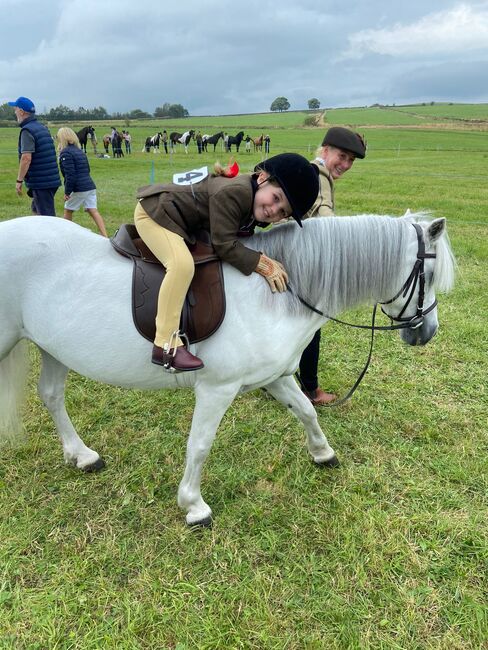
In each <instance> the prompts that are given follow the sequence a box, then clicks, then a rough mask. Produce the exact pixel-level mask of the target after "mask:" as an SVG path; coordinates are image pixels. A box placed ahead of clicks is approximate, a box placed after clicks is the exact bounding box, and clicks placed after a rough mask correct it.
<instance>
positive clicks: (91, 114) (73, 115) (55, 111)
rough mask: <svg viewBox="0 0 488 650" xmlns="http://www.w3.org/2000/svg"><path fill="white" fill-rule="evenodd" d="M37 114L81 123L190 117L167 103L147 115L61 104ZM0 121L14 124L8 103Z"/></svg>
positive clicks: (1, 108)
mask: <svg viewBox="0 0 488 650" xmlns="http://www.w3.org/2000/svg"><path fill="white" fill-rule="evenodd" d="M37 114H38V115H40V116H42V117H44V118H45V119H47V120H51V121H53V122H54V121H56V122H59V121H66V122H76V121H79V122H81V121H92V120H93V121H96V120H110V119H117V120H121V119H123V120H128V119H129V120H137V119H150V118H151V117H159V118H164V117H170V118H176V117H189V115H190V114H189V112H188V111H187V109H186V108H184V106H182V105H181V104H170V103H168V102H167V103H165V104H163V105H162V106H158V107H157V108H156V109H155V110H154V113H152V114H151V113H147V112H146V111H143V110H141V109H140V108H135V109H133V110H132V111H128V112H126V113H119V112H116V113H109V112H108V111H107V109H106V108H104V107H103V106H97V107H95V108H84V107H83V106H79V107H78V108H70V107H69V106H64V105H63V104H60V105H59V106H56V108H51V109H50V110H49V111H47V112H46V113H41V112H40V111H38V112H37ZM0 120H7V121H12V122H15V113H14V110H13V108H12V106H9V105H8V103H5V104H1V105H0Z"/></svg>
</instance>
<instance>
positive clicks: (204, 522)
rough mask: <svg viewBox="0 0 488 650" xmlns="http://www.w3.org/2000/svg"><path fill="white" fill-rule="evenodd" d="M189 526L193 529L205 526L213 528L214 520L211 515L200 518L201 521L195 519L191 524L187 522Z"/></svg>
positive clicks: (200, 528)
mask: <svg viewBox="0 0 488 650" xmlns="http://www.w3.org/2000/svg"><path fill="white" fill-rule="evenodd" d="M187 526H188V528H190V529H191V530H202V529H204V528H212V526H213V520H212V517H211V516H208V517H205V519H200V521H193V522H192V523H191V524H188V523H187Z"/></svg>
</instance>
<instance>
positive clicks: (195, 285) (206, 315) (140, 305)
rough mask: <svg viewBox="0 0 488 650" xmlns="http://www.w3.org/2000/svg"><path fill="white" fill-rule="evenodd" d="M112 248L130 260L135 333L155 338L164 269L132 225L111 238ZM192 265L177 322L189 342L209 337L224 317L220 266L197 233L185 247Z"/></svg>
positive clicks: (207, 242) (207, 241) (202, 234)
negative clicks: (191, 272) (193, 239)
mask: <svg viewBox="0 0 488 650" xmlns="http://www.w3.org/2000/svg"><path fill="white" fill-rule="evenodd" d="M110 242H111V244H112V246H113V247H114V249H115V250H116V251H117V252H118V253H120V254H121V255H124V256H125V257H129V258H130V259H131V260H132V262H133V271H132V318H133V320H134V325H135V326H136V329H137V331H138V332H139V334H141V335H142V336H143V337H144V338H146V339H147V340H148V341H151V342H152V341H154V337H155V335H156V311H157V306H158V295H159V288H160V287H161V282H162V281H163V278H164V275H165V273H166V269H165V268H164V266H163V265H162V264H161V262H160V261H159V260H158V259H157V258H156V257H155V256H154V255H153V253H152V252H151V251H150V250H149V248H148V247H147V246H146V244H145V243H144V242H143V241H142V239H141V238H140V237H139V233H138V232H137V229H136V227H135V226H134V225H133V224H123V225H121V226H120V228H119V229H118V230H117V232H116V233H115V235H114V236H113V237H112V238H111V239H110ZM188 248H189V250H190V252H191V254H192V256H193V261H194V263H195V275H194V276H193V280H192V283H191V285H190V288H189V289H188V293H187V295H186V299H185V303H184V305H183V311H182V314H181V320H180V331H182V332H185V333H186V335H187V336H188V339H189V340H190V342H191V343H197V342H198V341H203V340H204V339H206V338H208V337H209V336H211V335H212V334H213V333H214V332H215V331H216V330H217V329H218V328H219V327H220V325H221V323H222V321H223V320H224V316H225V293H224V278H223V274H222V263H221V261H220V259H219V258H218V257H217V255H216V253H215V251H214V249H213V246H212V244H211V243H210V237H209V234H208V233H207V232H205V231H200V232H199V233H197V241H196V243H195V244H193V245H188Z"/></svg>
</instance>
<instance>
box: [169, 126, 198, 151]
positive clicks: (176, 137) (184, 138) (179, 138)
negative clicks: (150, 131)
mask: <svg viewBox="0 0 488 650" xmlns="http://www.w3.org/2000/svg"><path fill="white" fill-rule="evenodd" d="M194 138H195V131H193V129H192V130H190V131H185V133H176V131H173V133H170V134H169V144H170V147H171V151H173V152H174V150H175V145H176V143H177V142H179V143H180V144H182V145H183V146H184V147H185V153H188V143H189V142H190V140H193V139H194Z"/></svg>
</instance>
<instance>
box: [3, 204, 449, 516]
mask: <svg viewBox="0 0 488 650" xmlns="http://www.w3.org/2000/svg"><path fill="white" fill-rule="evenodd" d="M413 221H414V219H413V218H412V217H408V218H391V217H379V216H371V215H370V216H360V217H341V218H327V219H309V220H307V221H305V223H304V227H303V229H302V228H299V227H298V226H297V224H295V222H289V223H286V224H284V225H282V226H279V227H274V228H272V229H271V230H270V231H269V232H263V233H260V234H257V235H255V236H253V237H252V238H250V239H249V240H248V245H249V246H250V247H252V248H254V249H257V250H261V251H263V252H264V253H265V254H266V255H268V256H269V257H272V258H274V259H278V260H280V261H282V262H283V264H284V265H285V267H286V269H287V271H288V273H289V277H290V287H291V288H292V290H291V291H288V292H286V293H284V294H272V293H271V292H270V291H269V288H268V285H267V283H266V282H265V281H264V280H263V278H261V276H259V275H258V274H255V273H254V274H252V275H251V276H249V277H246V276H244V275H242V274H241V273H240V272H239V271H237V270H236V269H234V268H233V267H231V266H228V265H226V264H224V279H225V287H226V297H227V311H226V315H225V319H224V321H223V323H222V325H221V327H220V329H219V330H218V331H217V332H216V333H215V334H214V335H213V336H212V337H210V338H209V339H207V340H206V341H202V342H201V343H198V344H197V345H195V346H192V352H194V353H195V354H197V355H198V356H199V357H201V358H202V359H203V360H204V362H205V368H203V369H202V370H198V371H196V372H193V373H191V372H190V373H182V374H168V373H166V372H164V371H163V370H162V369H161V368H160V367H159V366H155V365H153V364H152V363H151V361H150V357H151V343H149V342H148V341H147V340H145V339H144V338H142V337H141V336H140V335H139V334H138V333H137V331H136V329H135V327H134V324H133V321H132V314H131V300H130V293H131V275H132V264H131V262H130V261H129V260H127V259H125V258H123V257H121V256H120V255H119V254H117V253H116V252H115V251H114V250H113V248H112V247H111V245H110V243H109V241H108V240H107V239H105V238H103V237H100V236H98V235H95V234H94V233H92V232H90V231H89V230H86V229H84V228H82V227H80V226H78V225H76V224H73V223H71V222H69V221H66V220H63V219H55V218H52V217H22V218H18V219H13V220H11V221H5V222H2V223H0V420H2V419H3V428H4V429H5V428H7V427H8V426H9V425H10V426H11V425H12V420H13V419H14V411H15V405H16V399H15V398H16V396H17V395H18V386H17V382H16V379H17V376H18V374H19V371H20V363H19V346H18V343H19V341H21V340H22V339H28V340H30V341H33V342H34V343H35V344H36V345H37V346H38V347H39V349H40V351H41V355H42V371H41V376H40V380H39V395H40V397H41V399H42V401H43V402H44V404H45V405H46V407H47V409H48V410H49V412H50V414H51V416H52V418H53V420H54V423H55V425H56V429H57V432H58V434H59V437H60V439H61V442H62V446H63V452H64V458H65V461H66V462H67V463H71V464H73V465H75V466H76V467H78V468H80V469H83V470H93V469H98V468H100V467H102V466H103V465H104V462H103V460H102V459H101V458H100V456H99V455H98V453H97V452H96V451H94V450H92V449H90V448H88V447H87V446H86V445H85V444H84V443H83V441H82V440H81V438H80V437H79V435H78V434H77V432H76V431H75V429H74V427H73V424H72V422H71V420H70V418H69V416H68V414H67V412H66V409H65V401H64V387H65V380H66V376H67V373H68V370H69V369H73V370H74V371H76V372H78V373H80V374H81V375H84V376H86V377H90V378H91V379H94V380H96V381H100V382H104V383H108V384H114V385H118V386H123V387H127V388H143V389H144V388H148V389H149V388H152V389H154V388H176V387H191V388H193V389H194V391H195V395H196V404H195V410H194V414H193V421H192V426H191V430H190V434H189V438H188V444H187V457H186V469H185V472H184V476H183V478H182V480H181V483H180V486H179V489H178V503H179V505H180V506H181V507H182V508H183V509H184V510H186V513H187V514H186V521H187V523H188V524H190V525H195V524H200V525H208V524H210V522H211V515H212V513H211V509H210V507H209V506H208V505H207V503H205V501H204V500H203V498H202V495H201V492H200V482H201V472H202V467H203V463H204V461H205V459H206V457H207V455H208V453H209V451H210V448H211V446H212V442H213V440H214V437H215V435H216V431H217V428H218V426H219V423H220V420H221V418H222V416H223V415H224V413H225V412H226V410H227V409H228V407H229V406H230V404H231V403H232V401H233V400H234V398H235V397H236V395H237V394H238V393H243V392H246V391H251V390H254V389H256V388H259V387H266V390H267V391H268V392H269V393H271V395H272V396H273V397H274V398H275V399H276V400H278V401H279V402H281V403H282V404H284V405H285V406H286V407H287V408H288V409H289V410H290V412H291V413H293V414H294V415H295V416H296V417H297V418H298V419H299V420H300V421H301V422H302V423H303V425H304V427H305V431H306V434H307V442H308V449H309V452H310V454H311V456H312V458H313V460H314V461H315V463H317V464H320V465H335V464H337V463H338V461H337V459H336V456H335V453H334V450H333V449H332V448H331V447H330V445H329V443H328V442H327V439H326V438H325V436H324V433H323V432H322V429H321V428H320V425H319V423H318V420H317V414H316V411H315V408H314V407H313V406H312V404H311V403H310V402H309V400H308V399H307V398H306V397H305V396H304V395H303V393H302V392H301V391H300V389H299V388H298V386H297V384H296V382H295V380H294V378H293V373H294V372H295V370H296V368H297V366H298V362H299V359H300V355H301V352H302V350H303V349H304V347H305V346H306V345H307V344H308V342H309V341H310V340H311V338H312V336H313V334H314V332H315V331H316V330H317V329H318V328H319V327H321V326H322V325H323V324H324V323H325V322H326V320H327V315H328V316H335V315H336V314H338V313H339V312H340V311H342V310H344V309H346V308H348V307H353V306H355V305H358V304H360V303H365V302H369V303H372V302H383V303H385V306H384V309H385V311H387V312H388V314H389V315H390V316H393V317H395V316H397V315H398V314H399V313H401V312H402V308H403V306H404V305H405V304H406V298H404V297H403V295H402V292H401V290H400V291H399V289H401V288H402V286H403V283H404V282H405V280H406V278H408V277H409V276H410V275H411V269H412V268H413V267H414V265H415V264H416V260H417V257H418V252H419V246H420V244H419V242H420V238H421V239H422V241H423V242H424V243H425V247H426V249H427V250H428V251H430V252H431V253H435V254H436V259H435V260H434V259H429V258H428V259H426V260H425V279H426V281H425V306H426V309H425V311H424V315H423V316H422V318H420V319H417V320H416V321H415V325H414V324H413V323H412V328H409V327H408V323H405V325H406V328H405V329H402V330H401V336H402V338H403V340H404V341H406V342H407V343H409V344H410V345H416V344H424V343H427V341H429V340H430V339H431V338H432V336H433V335H434V334H435V332H436V330H437V327H438V321H437V309H436V307H435V295H434V292H435V290H436V289H438V290H448V289H449V288H450V287H451V285H452V283H453V280H454V260H453V257H452V253H451V250H450V247H449V243H448V240H447V236H446V234H445V221H444V219H436V220H434V221H432V222H430V223H429V222H427V221H421V222H419V223H420V226H421V228H419V233H420V235H419V237H420V238H419V240H418V239H417V235H416V229H415V226H413V225H412V223H413ZM412 295H413V298H412V300H411V302H410V303H409V304H408V306H407V308H406V310H405V311H404V312H403V317H404V318H407V319H409V318H411V317H414V316H415V314H416V313H417V302H418V287H417V288H415V287H413V288H412ZM391 298H394V300H393V301H391ZM302 300H304V301H305V302H307V303H308V304H309V305H310V306H311V307H313V308H314V309H316V310H317V311H320V312H323V314H322V315H321V314H320V313H317V312H316V311H313V310H312V309H310V308H309V307H308V306H306V305H305V304H303V302H302ZM271 407H273V405H272V404H271ZM1 428H2V427H1V426H0V429H1Z"/></svg>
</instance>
